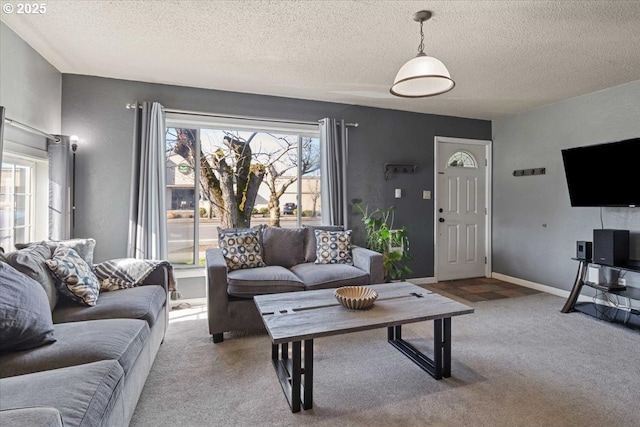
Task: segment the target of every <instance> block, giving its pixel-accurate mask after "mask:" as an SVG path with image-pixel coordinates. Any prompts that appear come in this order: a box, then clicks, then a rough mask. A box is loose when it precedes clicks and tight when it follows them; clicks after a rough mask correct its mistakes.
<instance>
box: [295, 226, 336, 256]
mask: <svg viewBox="0 0 640 427" xmlns="http://www.w3.org/2000/svg"><path fill="white" fill-rule="evenodd" d="M302 228H304V229H305V230H306V231H307V232H306V234H305V240H304V261H305V262H314V261H315V260H316V246H317V244H316V234H315V230H326V231H342V230H344V227H343V226H341V225H303V226H302Z"/></svg>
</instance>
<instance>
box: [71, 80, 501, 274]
mask: <svg viewBox="0 0 640 427" xmlns="http://www.w3.org/2000/svg"><path fill="white" fill-rule="evenodd" d="M135 101H158V102H160V103H162V104H163V105H164V106H165V107H167V108H171V109H181V110H192V111H206V112H212V113H220V114H230V115H239V116H249V117H268V118H277V119H289V120H298V121H316V120H318V119H321V118H323V117H335V118H339V119H345V120H346V121H347V122H357V123H359V127H358V128H351V129H350V130H349V167H348V199H349V200H351V199H353V198H360V199H363V201H364V204H366V205H369V206H370V207H372V208H375V207H388V206H391V205H395V206H397V215H396V225H398V226H402V225H404V226H406V227H407V228H408V229H409V233H410V238H411V250H412V254H413V256H414V257H415V261H414V262H413V264H412V265H411V267H412V269H413V271H414V273H413V277H431V276H433V204H432V202H433V201H432V200H423V199H422V190H433V166H432V165H433V141H434V136H436V135H441V136H451V137H458V138H471V139H489V138H490V136H491V122H489V121H484V120H474V119H464V118H456V117H446V116H437V115H425V114H417V113H409V112H401V111H393V110H385V109H377V108H368V107H359V106H354V105H344V104H336V103H327V102H318V101H309V100H301V99H289V98H280V97H272V96H262V95H254V94H243V93H232V92H224V91H218V90H206V89H198V88H189V87H180V86H171V85H164V84H154V83H144V82H135V81H125V80H115V79H108V78H99V77H91V76H82V75H70V74H64V75H63V76H62V131H63V133H65V134H76V135H78V136H79V137H80V139H81V144H80V146H79V148H78V153H77V196H76V206H77V210H76V231H77V232H76V234H77V235H78V236H91V237H94V238H96V240H97V242H98V244H97V247H96V253H95V256H96V260H97V261H101V260H105V259H109V258H118V257H123V256H125V254H126V241H127V230H128V206H129V183H130V178H131V151H132V135H133V113H132V111H130V110H127V109H126V108H125V105H126V104H127V103H131V102H135ZM415 102H420V101H419V100H416V101H415ZM386 162H409V163H416V164H418V171H417V173H416V174H413V175H396V176H393V177H391V178H390V179H389V180H385V179H384V172H383V171H384V169H383V166H384V163H386ZM395 188H401V189H403V194H404V196H403V197H402V198H401V199H395V198H394V189H395ZM349 228H353V229H354V230H355V231H356V243H362V242H363V236H364V235H363V232H362V227H361V226H360V219H359V217H358V216H357V215H354V216H352V218H351V219H350V224H349Z"/></svg>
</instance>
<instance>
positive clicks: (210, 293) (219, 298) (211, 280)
mask: <svg viewBox="0 0 640 427" xmlns="http://www.w3.org/2000/svg"><path fill="white" fill-rule="evenodd" d="M206 265H207V268H206V275H207V313H208V316H209V332H210V333H211V334H213V333H218V331H213V330H212V325H213V321H214V319H216V318H217V317H218V313H227V311H228V305H229V295H228V294H227V262H226V261H225V260H224V256H223V255H222V250H220V249H219V248H212V249H207V252H206Z"/></svg>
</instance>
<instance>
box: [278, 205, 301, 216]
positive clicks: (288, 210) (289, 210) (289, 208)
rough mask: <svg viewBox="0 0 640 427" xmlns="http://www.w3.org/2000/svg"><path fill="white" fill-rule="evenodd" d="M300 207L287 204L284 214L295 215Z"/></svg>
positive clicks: (283, 209)
mask: <svg viewBox="0 0 640 427" xmlns="http://www.w3.org/2000/svg"><path fill="white" fill-rule="evenodd" d="M297 208H298V206H297V205H296V204H295V203H285V204H284V207H283V208H282V213H283V214H284V215H293V213H294V212H295V210H296V209H297Z"/></svg>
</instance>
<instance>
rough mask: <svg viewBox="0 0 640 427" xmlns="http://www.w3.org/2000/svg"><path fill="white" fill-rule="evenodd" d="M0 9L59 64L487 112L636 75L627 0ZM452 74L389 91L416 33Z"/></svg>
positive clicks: (637, 50) (398, 105)
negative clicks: (433, 85)
mask: <svg viewBox="0 0 640 427" xmlns="http://www.w3.org/2000/svg"><path fill="white" fill-rule="evenodd" d="M6 3H11V2H3V4H6ZM46 7H47V10H46V12H45V13H44V14H41V15H29V16H27V15H18V14H16V13H15V11H14V13H11V14H7V13H2V12H0V16H1V17H2V21H4V22H5V23H6V24H7V25H8V26H9V27H10V28H11V29H13V31H15V32H16V33H17V34H18V35H19V36H20V37H22V38H23V39H24V40H26V41H27V42H28V43H29V44H30V45H31V46H33V48H34V49H35V50H37V51H38V52H39V53H40V54H41V55H42V56H43V57H44V58H46V59H47V60H48V61H49V62H50V63H51V64H53V65H54V66H55V67H56V68H57V69H58V70H60V71H61V72H62V73H72V74H86V75H92V76H103V77H112V78H118V79H127V80H141V81H147V82H157V83H168V84H175V85H181V86H193V87H201V88H211V89H221V90H229V91H237V92H248V93H258V94H267V95H277V96H285V97H293V98H303V99H313V100H321V101H330V102H340V103H346V104H357V105H364V106H371V107H381V108H390V109H396V110H406V111H415V112H420V113H434V114H444V115H451V116H460V117H472V118H480V119H495V118H499V117H504V116H507V115H512V114H517V113H519V112H523V111H527V110H531V109H534V108H536V107H539V106H541V105H545V104H550V103H554V102H557V101H559V100H562V99H567V98H571V97H575V96H579V95H583V94H587V93H591V92H595V91H597V90H600V89H604V88H608V87H612V86H617V85H620V84H623V83H627V82H630V81H635V80H640V2H639V1H629V2H622V1H571V2H566V1H562V2H561V1H548V2H544V1H428V2H427V1H424V2H423V1H397V2H395V1H373V0H370V1H364V0H363V1H57V0H56V1H48V2H46ZM421 9H429V10H431V11H433V13H434V16H433V18H432V19H431V20H430V21H428V22H426V23H425V25H424V32H425V52H426V53H427V54H428V55H431V56H434V57H436V58H438V59H440V60H441V61H443V62H444V63H445V64H446V65H447V67H448V68H449V71H450V73H451V76H452V78H453V79H454V80H455V82H456V87H455V88H454V89H453V90H452V91H451V92H449V93H447V94H444V95H440V96H437V97H434V98H421V99H402V98H396V97H393V96H392V95H390V94H389V87H390V85H391V83H392V81H393V79H394V77H395V73H396V72H397V71H398V69H399V68H400V66H401V65H402V64H403V63H404V62H406V61H407V60H409V59H410V58H412V57H414V56H415V54H416V53H417V49H418V44H419V42H420V36H419V24H417V23H416V22H414V21H413V20H412V15H413V13H414V12H416V11H418V10H421Z"/></svg>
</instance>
